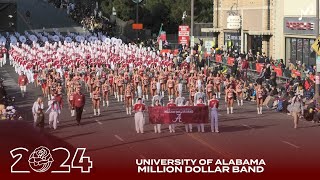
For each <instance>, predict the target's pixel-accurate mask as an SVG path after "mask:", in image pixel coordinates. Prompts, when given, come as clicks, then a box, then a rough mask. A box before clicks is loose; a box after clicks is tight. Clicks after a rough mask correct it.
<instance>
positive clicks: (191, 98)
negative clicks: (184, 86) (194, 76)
mask: <svg viewBox="0 0 320 180" xmlns="http://www.w3.org/2000/svg"><path fill="white" fill-rule="evenodd" d="M196 92H197V91H196V88H195V87H194V85H191V86H190V92H189V101H190V103H192V104H194V95H195V94H196Z"/></svg>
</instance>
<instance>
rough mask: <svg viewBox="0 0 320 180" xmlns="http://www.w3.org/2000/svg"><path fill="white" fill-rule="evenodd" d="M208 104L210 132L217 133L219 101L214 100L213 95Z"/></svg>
mask: <svg viewBox="0 0 320 180" xmlns="http://www.w3.org/2000/svg"><path fill="white" fill-rule="evenodd" d="M208 104H209V108H210V120H211V132H216V133H219V128H218V108H219V100H217V99H216V94H213V96H212V98H211V99H210V100H209V103H208Z"/></svg>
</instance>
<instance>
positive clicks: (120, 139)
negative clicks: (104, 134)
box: [114, 135, 124, 142]
mask: <svg viewBox="0 0 320 180" xmlns="http://www.w3.org/2000/svg"><path fill="white" fill-rule="evenodd" d="M114 137H116V138H117V139H118V140H119V141H121V142H124V140H123V139H122V138H121V137H120V136H118V135H114Z"/></svg>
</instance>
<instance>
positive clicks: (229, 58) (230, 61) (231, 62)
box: [227, 57, 234, 66]
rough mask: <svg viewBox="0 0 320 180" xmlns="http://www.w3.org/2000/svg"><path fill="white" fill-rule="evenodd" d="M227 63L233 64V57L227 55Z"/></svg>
mask: <svg viewBox="0 0 320 180" xmlns="http://www.w3.org/2000/svg"><path fill="white" fill-rule="evenodd" d="M227 64H228V65H229V66H233V65H234V58H233V57H228V60H227Z"/></svg>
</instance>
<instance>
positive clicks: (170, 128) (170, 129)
mask: <svg viewBox="0 0 320 180" xmlns="http://www.w3.org/2000/svg"><path fill="white" fill-rule="evenodd" d="M169 131H170V133H172V127H171V124H169Z"/></svg>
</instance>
